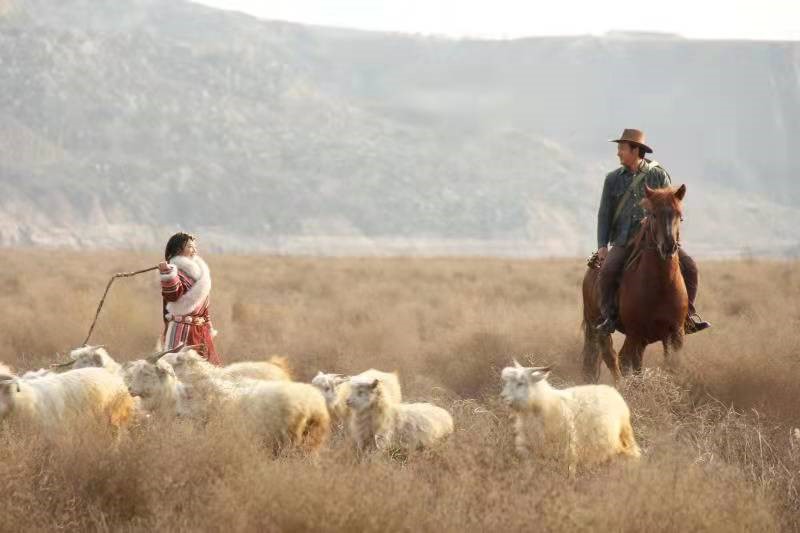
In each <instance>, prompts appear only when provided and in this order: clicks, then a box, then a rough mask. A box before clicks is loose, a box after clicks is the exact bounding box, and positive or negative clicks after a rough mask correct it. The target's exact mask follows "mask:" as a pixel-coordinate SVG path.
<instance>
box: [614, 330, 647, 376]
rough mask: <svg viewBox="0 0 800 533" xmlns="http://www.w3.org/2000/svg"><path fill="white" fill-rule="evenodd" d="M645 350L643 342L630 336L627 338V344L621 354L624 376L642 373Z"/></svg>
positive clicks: (623, 346)
mask: <svg viewBox="0 0 800 533" xmlns="http://www.w3.org/2000/svg"><path fill="white" fill-rule="evenodd" d="M644 348H645V344H644V342H642V341H641V340H639V339H636V338H634V337H631V336H630V335H628V336H626V337H625V342H624V343H623V345H622V349H621V350H620V353H619V358H620V362H621V364H622V373H623V374H625V375H627V374H630V373H631V371H633V372H636V373H639V372H641V371H642V358H643V355H644Z"/></svg>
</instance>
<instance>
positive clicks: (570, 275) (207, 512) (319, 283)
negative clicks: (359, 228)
mask: <svg viewBox="0 0 800 533" xmlns="http://www.w3.org/2000/svg"><path fill="white" fill-rule="evenodd" d="M156 259H157V257H155V256H154V257H143V256H141V255H137V254H128V253H106V254H103V255H100V254H95V255H93V254H72V253H66V252H39V251H25V252H20V251H13V252H12V251H0V261H2V263H3V264H4V265H5V266H6V268H5V269H4V270H3V271H2V272H0V287H5V288H6V290H5V291H3V292H0V305H3V308H4V309H6V310H7V312H6V313H4V314H3V316H2V318H0V339H3V342H2V343H0V361H3V362H5V363H9V364H11V365H12V366H14V367H17V368H20V369H23V370H25V369H28V368H33V367H38V366H42V365H45V364H47V363H49V362H52V361H53V359H54V354H55V352H56V351H58V352H62V353H63V352H64V351H65V350H67V349H69V348H71V347H74V346H75V344H77V343H78V342H80V341H81V340H82V339H83V337H84V336H85V333H86V328H88V325H89V323H90V322H91V318H92V315H93V313H94V309H95V306H96V304H97V299H99V296H100V294H101V293H102V289H103V287H104V285H105V282H106V281H107V279H108V276H110V275H111V274H113V273H114V272H116V271H119V270H131V269H133V268H138V267H140V265H141V266H144V265H147V264H148V263H149V262H154V261H155V260H156ZM208 260H209V264H210V265H211V268H212V271H213V273H214V276H215V277H214V293H213V297H212V300H213V301H212V314H213V319H214V322H215V327H217V328H218V329H219V330H220V332H221V333H220V336H219V337H217V343H218V349H219V351H220V353H221V354H222V355H223V357H224V358H226V359H227V360H228V361H235V360H240V359H245V358H264V357H266V356H268V355H269V354H272V353H280V354H285V355H286V356H288V357H289V361H290V364H291V365H292V367H293V368H294V369H295V374H296V375H297V376H298V378H299V379H306V380H307V379H308V378H310V376H312V375H313V374H314V373H315V372H316V370H318V369H324V370H326V371H338V372H345V373H352V372H360V371H362V370H364V369H366V368H368V367H376V368H380V369H384V370H393V369H396V370H398V371H399V372H400V376H401V381H402V383H403V387H404V394H405V395H406V397H407V398H409V399H413V400H417V399H419V400H425V401H432V402H434V403H436V404H438V405H442V406H444V407H446V408H447V409H449V410H450V411H451V412H452V413H453V416H454V419H455V426H456V431H455V433H454V434H453V435H452V436H451V437H450V438H449V439H448V440H447V441H446V442H445V443H443V444H442V445H441V446H439V447H437V448H436V449H434V450H429V451H425V452H414V453H410V454H408V455H405V456H399V455H393V456H387V455H377V456H374V457H372V458H370V459H369V460H365V461H360V460H358V458H357V457H356V455H355V453H354V452H353V450H352V447H351V446H350V445H349V443H348V441H347V440H346V439H344V438H342V437H341V435H339V436H337V437H336V438H334V439H332V440H331V444H330V446H329V447H328V448H327V449H326V450H325V451H323V453H322V454H321V456H320V457H318V458H316V459H314V458H307V457H302V456H301V455H299V454H297V453H293V452H291V451H288V450H284V451H283V452H282V453H280V454H278V456H277V458H275V457H274V456H273V453H272V449H271V448H269V447H266V446H264V445H263V443H260V442H258V441H257V440H255V439H254V438H253V437H252V435H250V434H249V433H248V431H247V428H246V427H242V425H241V424H238V423H237V422H236V421H235V420H230V419H226V420H214V421H212V422H210V423H209V424H208V425H206V426H205V427H198V426H194V425H192V424H189V423H186V422H181V421H178V422H174V423H170V424H165V423H155V424H152V425H150V426H147V427H140V428H136V429H134V430H132V431H131V432H129V434H127V435H126V436H124V437H122V438H121V440H119V441H118V442H116V441H114V440H110V439H109V437H108V436H107V435H98V434H96V433H94V432H92V431H91V430H89V429H87V430H85V431H78V432H74V433H73V434H70V435H67V436H61V437H58V438H56V439H55V442H53V439H52V438H51V439H48V440H43V439H41V438H39V437H37V436H36V435H35V434H25V435H23V434H20V433H18V432H16V431H15V430H12V429H10V428H2V429H0V449H2V450H3V453H2V454H0V479H2V480H3V483H0V517H2V520H0V529H2V530H9V531H11V530H13V531H18V530H29V529H34V530H53V529H71V530H109V529H114V530H122V531H128V530H130V531H133V530H135V531H145V530H148V531H149V530H154V529H157V530H180V531H196V530H197V531H200V530H215V531H217V530H221V529H228V530H235V531H251V530H264V531H279V530H280V531H285V530H310V529H313V530H321V531H342V530H348V531H352V530H358V531H387V530H390V531H394V530H415V531H483V530H487V529H497V530H548V531H583V530H609V531H642V530H652V531H678V530H680V531H686V530H689V531H698V530H714V531H733V530H737V531H749V530H761V531H774V530H785V531H791V530H798V529H799V528H800V496H798V483H800V441H798V442H795V443H794V444H793V441H791V440H790V438H789V435H790V431H791V429H792V428H794V427H798V426H800V409H798V404H797V398H798V397H800V384H798V380H797V379H796V377H797V376H798V374H800V373H798V364H800V358H798V352H797V346H798V342H797V334H796V332H797V329H798V328H797V326H799V325H800V308H798V304H797V303H796V295H794V294H793V293H792V292H791V291H788V290H786V287H787V286H790V285H791V284H792V283H794V284H796V283H797V282H798V281H800V276H799V275H798V268H797V264H796V263H769V262H757V261H751V262H747V263H735V262H727V263H726V262H720V263H708V264H703V263H701V273H702V274H703V278H702V280H701V300H700V302H699V303H700V308H701V310H702V311H703V313H704V315H706V316H708V317H709V318H710V319H711V320H712V322H714V325H715V327H714V328H713V329H712V330H710V331H709V332H706V333H703V334H700V335H696V336H692V337H690V338H688V339H687V343H686V349H685V351H684V353H683V365H682V367H681V371H680V372H679V373H678V374H677V375H673V374H669V373H667V372H665V371H661V370H660V368H659V367H660V366H661V364H662V357H661V355H660V350H658V349H657V347H655V348H651V349H649V350H648V352H647V355H646V358H645V362H646V363H647V364H648V365H649V367H650V368H648V371H647V372H645V373H644V374H643V375H642V376H639V377H634V378H630V379H628V380H627V381H626V382H625V383H624V385H623V388H622V392H623V395H624V396H625V398H626V399H627V400H628V402H629V404H630V405H631V410H632V414H633V425H634V430H635V432H636V435H637V439H638V440H639V441H640V444H641V445H642V447H643V450H644V452H645V453H644V457H643V458H642V460H641V461H640V463H639V464H638V465H636V464H626V463H615V464H610V465H605V466H602V467H597V468H593V469H588V470H584V471H580V472H579V473H578V475H577V477H575V478H574V479H570V478H569V477H568V476H567V475H566V472H565V469H564V467H563V465H560V464H553V463H551V462H548V461H539V460H520V459H518V458H516V457H515V455H514V452H513V437H512V430H511V425H510V421H509V413H508V411H507V410H506V408H505V407H504V406H503V405H502V404H501V403H500V402H499V401H498V399H497V393H498V391H499V389H500V383H499V377H498V371H499V368H501V367H502V366H505V365H506V364H509V363H510V361H511V358H512V357H517V358H519V359H520V360H523V361H535V362H539V363H555V364H556V371H555V375H554V376H553V381H554V382H555V383H557V384H559V385H560V386H561V385H566V384H571V383H575V382H578V381H579V380H580V370H579V368H580V367H579V361H578V359H577V358H578V354H579V353H580V347H581V338H580V327H579V326H580V290H579V283H580V276H581V273H582V265H581V262H580V261H573V262H569V261H540V262H535V261H508V260H492V259H425V260H423V259H374V260H364V259H313V258H259V259H258V260H257V261H254V260H253V258H246V257H209V258H208ZM98 265H101V266H100V267H98ZM102 265H112V266H111V267H109V268H107V269H106V268H105V267H104V266H102ZM787 284H789V285H787ZM54 295H57V297H54ZM106 305H107V308H106V309H105V310H104V312H103V314H102V315H101V317H100V322H99V324H98V327H97V330H96V332H95V336H94V339H93V340H94V341H95V342H102V343H105V344H107V345H108V348H109V350H110V352H111V353H112V355H114V356H115V357H117V358H118V359H119V360H127V359H131V358H135V357H138V356H140V355H141V354H143V353H147V352H149V351H150V349H151V348H152V345H153V342H154V340H155V338H156V336H157V335H158V333H159V331H160V328H161V327H162V322H161V310H160V305H161V302H160V297H159V293H158V282H157V278H156V277H155V276H153V277H152V278H150V277H147V276H145V277H142V278H136V279H133V280H121V281H118V282H117V284H115V287H114V288H113V289H112V293H111V295H110V296H109V300H108V302H107V304H106ZM48 317H57V318H58V320H57V321H49V320H43V318H48ZM617 343H618V346H619V340H618V339H617ZM603 379H605V380H608V375H607V372H605V371H604V372H603Z"/></svg>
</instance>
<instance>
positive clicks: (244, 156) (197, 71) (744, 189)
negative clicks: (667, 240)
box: [0, 0, 800, 255]
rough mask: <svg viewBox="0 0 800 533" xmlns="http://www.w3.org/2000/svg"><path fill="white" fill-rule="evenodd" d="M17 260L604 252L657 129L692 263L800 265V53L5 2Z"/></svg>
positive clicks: (9, 221) (7, 232)
mask: <svg viewBox="0 0 800 533" xmlns="http://www.w3.org/2000/svg"><path fill="white" fill-rule="evenodd" d="M0 85H1V86H2V88H3V90H2V91H0V244H2V245H29V244H44V245H61V246H71V247H78V248H80V247H106V246H111V247H136V248H147V247H156V248H157V247H159V246H161V245H162V244H163V243H162V241H163V240H164V238H165V236H166V235H167V234H169V232H171V231H173V230H174V229H176V228H178V227H181V228H187V229H190V230H192V231H196V232H198V233H201V234H202V235H205V241H206V243H207V244H208V245H209V246H211V247H213V248H214V249H217V250H221V251H226V250H230V251H241V250H254V251H270V250H277V251H287V252H292V251H294V252H311V253H313V252H322V253H386V252H392V253H413V252H414V251H422V252H431V253H465V252H466V253H503V254H514V255H554V254H555V255H576V254H579V255H582V254H585V253H588V251H589V250H590V249H591V248H592V247H593V246H594V234H595V216H596V215H595V210H596V208H597V204H598V202H599V194H600V188H601V186H602V180H603V177H604V175H605V173H606V172H608V171H609V170H612V169H613V168H614V167H615V166H616V159H615V157H614V147H613V145H609V144H608V143H607V142H606V140H607V139H609V138H611V137H613V136H615V135H617V134H618V133H619V132H620V131H621V130H622V128H623V127H640V128H643V129H645V130H646V131H647V132H648V134H649V138H650V141H651V143H652V144H653V145H654V147H655V148H656V154H655V159H657V160H659V161H660V162H662V163H663V164H664V166H665V167H666V168H667V169H668V170H669V171H670V173H671V174H672V177H673V181H674V182H676V183H686V184H687V185H688V190H689V192H688V195H687V200H686V210H687V221H686V226H685V228H684V238H685V240H686V243H687V247H690V248H692V249H694V250H697V251H701V252H702V253H705V254H723V253H738V252H739V251H742V250H747V251H748V252H749V253H767V254H792V253H795V254H796V253H798V251H800V250H799V249H800V245H798V237H797V235H798V233H797V231H796V229H795V222H794V221H795V220H797V219H798V215H800V209H798V207H797V204H798V202H800V186H798V185H797V183H798V182H797V179H796V178H795V176H797V175H800V162H798V159H797V158H796V156H795V154H794V153H793V150H792V148H793V147H794V146H795V144H796V140H797V139H798V138H800V43H759V42H704V41H688V40H683V39H680V38H676V37H671V36H643V35H629V34H615V35H610V36H607V37H604V38H597V37H569V38H567V37H565V38H535V39H521V40H515V41H505V42H497V41H454V40H444V39H435V38H421V37H412V36H402V35H394V34H391V35H390V34H380V33H367V32H359V31H348V30H332V29H326V28H317V27H306V26H301V25H294V24H287V23H277V22H267V21H260V20H257V19H254V18H251V17H247V16H244V15H238V14H234V13H226V12H222V11H217V10H213V9H210V8H205V7H201V6H199V5H195V4H191V3H187V2H182V1H177V0H174V1H169V0H136V1H134V0H114V1H111V0H107V1H99V0H92V1H91V2H90V1H89V0H67V1H56V0H14V1H13V2H11V1H9V0H5V1H0Z"/></svg>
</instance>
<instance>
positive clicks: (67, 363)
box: [50, 359, 75, 368]
mask: <svg viewBox="0 0 800 533" xmlns="http://www.w3.org/2000/svg"><path fill="white" fill-rule="evenodd" d="M74 364H75V359H70V360H69V361H64V362H63V363H53V364H52V365H50V368H65V367H68V366H72V365H74Z"/></svg>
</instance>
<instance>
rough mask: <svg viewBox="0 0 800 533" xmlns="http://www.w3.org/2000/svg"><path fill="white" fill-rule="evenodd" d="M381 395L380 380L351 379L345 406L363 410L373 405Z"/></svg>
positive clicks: (381, 385) (381, 386) (381, 384)
mask: <svg viewBox="0 0 800 533" xmlns="http://www.w3.org/2000/svg"><path fill="white" fill-rule="evenodd" d="M382 395H383V383H381V380H379V379H372V380H369V381H366V380H359V379H351V380H350V395H349V396H348V397H347V406H348V407H350V408H351V409H353V410H354V411H363V410H366V409H368V408H369V407H370V406H372V405H374V404H375V402H376V401H378V399H379V398H380V397H381V396H382Z"/></svg>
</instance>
